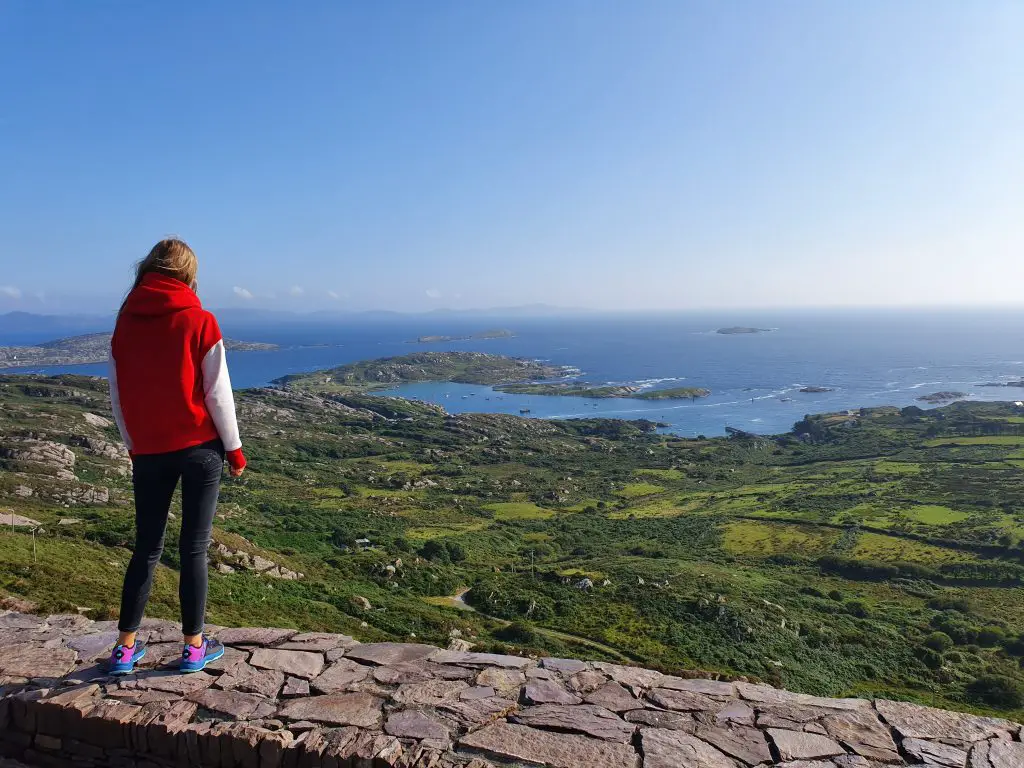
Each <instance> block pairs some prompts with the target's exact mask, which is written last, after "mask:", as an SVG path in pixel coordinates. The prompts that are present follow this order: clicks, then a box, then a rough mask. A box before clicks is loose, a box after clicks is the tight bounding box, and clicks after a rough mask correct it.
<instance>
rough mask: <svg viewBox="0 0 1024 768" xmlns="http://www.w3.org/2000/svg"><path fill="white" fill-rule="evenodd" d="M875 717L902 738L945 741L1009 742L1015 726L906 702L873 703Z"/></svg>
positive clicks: (994, 719)
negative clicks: (1007, 740) (875, 711)
mask: <svg viewBox="0 0 1024 768" xmlns="http://www.w3.org/2000/svg"><path fill="white" fill-rule="evenodd" d="M875 708H876V709H877V710H878V714H880V715H881V716H882V718H883V719H884V720H885V722H887V723H888V724H889V725H891V726H892V727H893V728H895V729H896V731H897V732H898V733H899V734H900V736H902V737H903V738H904V739H947V740H956V741H966V742H972V741H984V740H985V739H989V738H993V737H998V738H1008V739H1012V734H1013V733H1016V732H1017V728H1018V726H1016V725H1014V724H1013V723H1011V722H1010V721H1009V720H1003V719H1002V718H996V717H980V716H978V715H968V714H965V713H963V712H947V711H945V710H942V709H933V708H932V707H922V706H920V705H918V704H910V703H908V702H905V701H888V700H885V699H880V700H879V701H876V702H875Z"/></svg>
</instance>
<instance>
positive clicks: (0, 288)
mask: <svg viewBox="0 0 1024 768" xmlns="http://www.w3.org/2000/svg"><path fill="white" fill-rule="evenodd" d="M0 296H6V297H7V298H9V299H20V298H21V289H20V288H15V287H14V286H13V285H0Z"/></svg>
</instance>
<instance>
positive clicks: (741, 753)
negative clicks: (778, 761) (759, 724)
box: [694, 725, 772, 765]
mask: <svg viewBox="0 0 1024 768" xmlns="http://www.w3.org/2000/svg"><path fill="white" fill-rule="evenodd" d="M694 735H695V736H696V737H697V738H699V739H701V740H703V741H706V742H707V743H708V744H710V745H711V746H713V747H715V748H717V749H718V750H719V751H720V752H722V753H724V754H726V755H729V756H730V757H734V758H736V759H737V760H739V761H740V762H742V763H746V764H749V765H758V764H759V763H768V762H771V759H772V752H771V749H769V747H768V741H767V740H766V739H765V737H764V733H763V732H761V731H759V730H757V728H752V727H750V726H744V725H736V726H730V727H725V728H721V727H715V728H709V727H707V726H698V727H697V731H696V733H695V734H694Z"/></svg>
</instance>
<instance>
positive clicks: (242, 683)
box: [216, 664, 285, 699]
mask: <svg viewBox="0 0 1024 768" xmlns="http://www.w3.org/2000/svg"><path fill="white" fill-rule="evenodd" d="M284 677H285V676H284V672H280V671H278V670H276V669H254V668H253V667H250V666H249V665H248V664H241V665H239V666H238V667H236V668H235V669H234V670H233V671H232V672H230V673H228V674H224V675H221V676H220V677H219V678H217V683H216V685H217V687H218V688H222V689H223V690H225V691H241V692H242V693H258V694H259V695H260V696H266V697H267V698H270V699H276V698H277V694H278V691H280V690H281V686H282V685H284Z"/></svg>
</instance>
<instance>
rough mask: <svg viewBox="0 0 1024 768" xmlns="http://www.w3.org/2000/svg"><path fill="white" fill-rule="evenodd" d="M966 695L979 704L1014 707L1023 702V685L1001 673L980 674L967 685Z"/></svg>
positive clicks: (1006, 707)
mask: <svg viewBox="0 0 1024 768" xmlns="http://www.w3.org/2000/svg"><path fill="white" fill-rule="evenodd" d="M967 695H968V696H970V697H971V698H972V699H973V700H974V701H976V702H979V703H981V704H989V705H991V706H993V707H1002V708H1004V709H1016V708H1017V707H1020V706H1021V705H1022V704H1024V687H1022V686H1021V684H1020V683H1019V682H1018V681H1016V680H1014V679H1013V678H1010V677H1004V676H1003V675H982V676H981V677H979V678H976V679H975V680H974V681H973V682H972V683H971V684H970V685H968V686H967Z"/></svg>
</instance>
